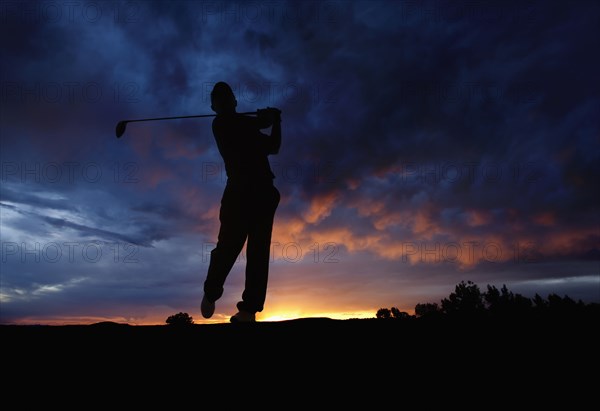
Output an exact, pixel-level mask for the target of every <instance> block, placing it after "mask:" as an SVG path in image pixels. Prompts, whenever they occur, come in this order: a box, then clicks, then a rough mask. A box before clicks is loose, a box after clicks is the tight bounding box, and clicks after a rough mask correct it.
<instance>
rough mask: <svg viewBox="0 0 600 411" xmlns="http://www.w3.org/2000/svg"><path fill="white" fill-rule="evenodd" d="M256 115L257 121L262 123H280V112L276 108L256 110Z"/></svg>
mask: <svg viewBox="0 0 600 411" xmlns="http://www.w3.org/2000/svg"><path fill="white" fill-rule="evenodd" d="M257 114H258V118H259V120H261V121H264V122H266V123H268V124H269V125H271V124H273V123H279V122H281V110H279V109H278V108H275V107H267V108H263V109H259V110H257Z"/></svg>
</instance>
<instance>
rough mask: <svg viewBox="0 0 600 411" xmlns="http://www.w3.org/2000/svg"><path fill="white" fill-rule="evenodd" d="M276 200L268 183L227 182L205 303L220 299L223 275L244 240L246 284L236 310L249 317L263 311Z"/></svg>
mask: <svg viewBox="0 0 600 411" xmlns="http://www.w3.org/2000/svg"><path fill="white" fill-rule="evenodd" d="M279 200H280V195H279V191H278V190H277V188H275V186H273V183H272V181H265V182H259V183H257V182H247V181H246V182H233V181H232V180H228V182H227V186H226V187H225V191H224V193H223V198H222V199H221V209H220V212H219V220H220V222H221V227H220V229H219V237H218V241H217V246H216V248H215V249H214V250H212V251H211V253H210V264H209V266H208V274H207V276H206V281H205V282H204V293H205V295H206V297H207V298H208V300H209V301H212V302H214V301H217V300H218V299H219V298H221V296H222V295H223V285H224V284H225V280H226V279H227V275H228V274H229V272H230V271H231V269H232V267H233V265H234V263H235V262H236V260H237V258H238V256H239V254H240V252H241V251H242V248H243V247H244V243H245V242H246V240H247V241H248V243H247V246H246V282H245V288H244V292H243V294H242V301H240V302H239V303H238V304H237V308H238V310H240V311H246V312H249V313H256V312H259V311H262V310H263V307H264V303H265V297H266V293H267V282H268V278H269V257H270V251H271V232H272V229H273V218H274V216H275V210H276V209H277V206H278V205H279Z"/></svg>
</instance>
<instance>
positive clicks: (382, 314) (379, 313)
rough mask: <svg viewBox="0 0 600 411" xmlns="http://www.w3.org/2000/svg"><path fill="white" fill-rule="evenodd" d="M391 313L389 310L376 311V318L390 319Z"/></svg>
mask: <svg viewBox="0 0 600 411" xmlns="http://www.w3.org/2000/svg"><path fill="white" fill-rule="evenodd" d="M391 314H392V313H391V311H390V310H389V308H380V309H379V310H377V314H376V316H377V318H383V319H387V318H390V316H391Z"/></svg>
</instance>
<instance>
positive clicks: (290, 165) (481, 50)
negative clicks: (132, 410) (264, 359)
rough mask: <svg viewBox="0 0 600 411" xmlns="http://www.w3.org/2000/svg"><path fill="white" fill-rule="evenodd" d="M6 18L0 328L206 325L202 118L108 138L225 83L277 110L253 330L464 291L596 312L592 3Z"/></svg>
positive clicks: (218, 176)
mask: <svg viewBox="0 0 600 411" xmlns="http://www.w3.org/2000/svg"><path fill="white" fill-rule="evenodd" d="M0 7H1V8H0V18H1V27H2V29H1V30H2V33H1V36H0V41H1V43H2V55H1V59H0V60H1V63H0V64H1V69H2V74H1V98H2V100H1V113H0V116H1V118H0V119H1V130H0V131H1V147H0V149H1V162H2V167H1V171H2V175H1V183H2V190H1V193H0V194H1V197H0V212H1V243H2V261H1V310H0V322H3V323H12V322H20V323H73V322H85V323H87V322H95V321H102V320H113V321H126V322H129V323H135V324H152V323H163V322H164V319H165V318H166V317H167V316H168V315H170V314H173V313H176V312H179V311H185V312H188V313H190V314H191V315H192V316H193V317H194V318H195V319H196V320H198V321H199V320H200V319H201V316H200V313H199V303H200V299H201V297H202V283H203V281H204V278H205V274H206V270H207V268H208V255H209V252H210V250H211V249H212V248H213V247H214V242H215V240H216V233H217V230H218V219H217V217H218V206H219V201H220V196H221V193H222V190H223V187H224V183H225V176H224V170H223V166H222V162H221V159H220V157H219V154H218V152H217V151H216V147H215V143H214V139H213V136H212V133H211V127H210V124H211V123H210V119H208V120H207V119H194V120H182V121H169V122H166V121H165V122H153V123H134V124H130V125H129V127H128V129H127V132H126V133H125V135H124V137H123V138H122V139H120V140H117V139H116V138H115V135H114V127H115V124H116V123H117V121H118V120H121V119H128V118H143V117H155V116H169V115H186V114H201V113H210V107H209V106H210V104H209V101H208V93H209V91H210V89H211V87H212V85H213V84H214V83H215V82H217V81H227V82H229V83H230V84H231V85H232V86H233V88H234V89H235V92H236V93H237V96H238V101H239V106H238V108H239V110H240V111H252V110H255V109H256V108H261V107H266V106H276V107H279V108H281V109H282V111H283V133H284V137H283V146H282V149H281V152H280V154H279V155H278V156H273V157H272V158H271V162H272V166H273V169H274V171H275V173H276V174H277V179H276V180H275V181H276V185H277V187H278V188H279V190H280V191H281V193H282V201H281V204H280V207H279V209H278V212H277V216H276V221H275V228H274V233H273V246H272V264H271V273H270V278H271V280H270V285H269V293H268V297H267V302H266V307H265V310H264V311H263V313H261V315H260V317H259V318H262V319H263V320H264V319H278V318H292V317H301V316H318V315H327V316H331V317H335V318H347V317H364V316H374V314H375V311H376V310H377V309H378V308H379V307H390V306H397V307H399V308H400V309H402V310H406V311H411V310H412V309H413V308H414V305H415V304H416V303H419V302H436V301H439V300H440V298H442V297H444V296H447V295H448V293H449V292H451V291H452V290H453V287H454V285H455V284H456V283H457V282H459V281H461V280H472V281H474V282H476V283H478V284H480V285H481V286H482V287H484V286H485V285H486V284H494V285H496V286H501V285H502V284H507V286H509V288H511V289H512V290H513V291H517V292H520V293H523V294H525V295H527V296H532V295H533V294H535V293H536V292H538V293H540V294H541V295H543V296H547V295H548V294H549V293H558V294H560V295H563V294H567V295H569V296H571V297H573V298H581V299H583V300H585V301H597V302H598V301H600V232H599V224H600V221H599V206H600V197H599V194H598V192H599V191H598V190H597V187H598V181H599V180H600V166H599V165H600V121H599V116H598V113H600V86H599V82H598V73H599V72H600V57H599V56H600V55H599V54H598V50H600V31H599V29H598V27H599V25H598V21H599V15H600V8H599V6H598V3H597V2H592V1H584V0H583V1H573V2H568V1H558V2H552V1H540V2H529V1H515V2H506V1H498V2H495V1H482V2H480V1H475V2H474V1H466V2H461V1H456V2H455V1H451V2H435V1H434V2H420V1H419V2H417V1H382V2H377V1H365V2H351V1H324V2H320V1H319V2H317V1H306V2H301V1H299V2H287V3H286V2H273V1H250V2H239V3H238V2H217V1H172V2H167V1H165V2H160V1H148V2H146V1H127V2H112V1H111V2H101V1H90V2H87V1H69V2H63V1H49V2H41V3H38V2H21V1H18V2H17V1H2V2H1V3H0ZM243 270H244V259H243V256H242V257H241V258H240V261H239V262H238V264H236V265H235V267H234V269H233V271H232V272H231V275H230V277H229V279H228V282H227V285H226V291H225V294H224V297H223V298H222V300H220V301H219V302H218V306H217V314H216V316H215V317H214V319H215V320H216V321H224V320H225V321H226V320H227V319H228V316H229V315H231V314H233V313H234V312H235V302H236V301H238V299H239V298H240V294H241V291H242V286H243V278H244V275H243V274H244V271H243Z"/></svg>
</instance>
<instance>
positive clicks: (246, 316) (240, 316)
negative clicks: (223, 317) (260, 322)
mask: <svg viewBox="0 0 600 411" xmlns="http://www.w3.org/2000/svg"><path fill="white" fill-rule="evenodd" d="M229 321H231V322H232V323H253V322H256V316H255V315H254V314H253V313H249V312H246V311H238V313H237V314H236V315H234V316H233V317H231V318H230V319H229Z"/></svg>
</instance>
